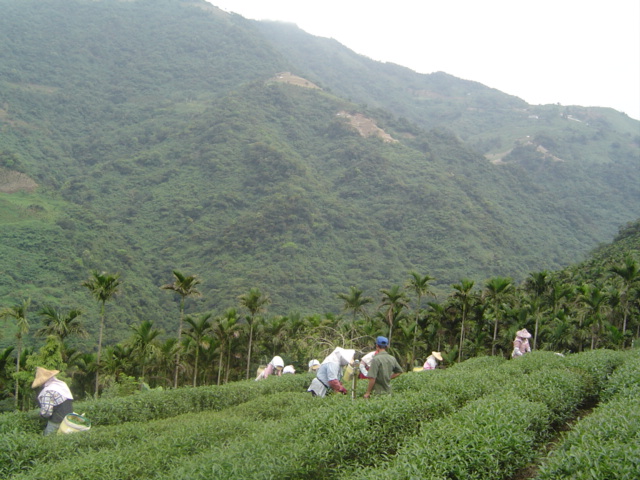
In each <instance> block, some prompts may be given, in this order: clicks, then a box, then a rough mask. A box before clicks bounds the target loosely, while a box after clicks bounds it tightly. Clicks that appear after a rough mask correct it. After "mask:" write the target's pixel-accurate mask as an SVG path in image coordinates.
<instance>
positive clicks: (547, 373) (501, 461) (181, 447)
mask: <svg viewBox="0 0 640 480" xmlns="http://www.w3.org/2000/svg"><path fill="white" fill-rule="evenodd" d="M619 353H620V352H609V351H601V352H585V353H584V354H576V355H572V356H568V357H566V358H563V357H560V356H557V355H553V354H551V353H549V352H533V353H531V354H528V355H525V356H524V357H522V358H519V359H516V360H505V359H501V358H496V357H484V358H478V359H473V360H469V361H467V362H463V363H461V364H459V365H456V366H454V367H451V368H449V369H446V370H435V371H432V372H418V373H414V372H411V373H407V374H404V375H402V376H400V377H399V378H397V379H395V380H394V381H393V389H394V393H393V395H391V396H381V397H376V398H372V399H371V400H369V401H366V400H364V399H362V398H361V397H362V394H363V393H364V390H365V388H366V382H364V381H360V382H358V384H357V394H358V395H357V397H358V398H356V399H355V400H352V399H351V398H350V397H349V396H342V395H334V394H332V395H329V396H327V397H326V398H314V397H312V396H311V395H310V394H309V393H307V392H306V388H307V386H308V384H309V382H310V381H311V379H312V378H313V377H312V375H311V374H306V373H305V374H296V375H286V376H283V377H270V378H269V379H267V380H265V381H261V382H254V381H242V382H237V383H233V384H228V385H223V386H220V387H198V388H183V389H178V390H170V391H165V392H156V391H154V392H148V393H142V394H137V395H133V396H131V397H123V398H112V399H99V400H96V401H89V402H78V404H77V405H76V411H80V412H86V413H87V415H88V416H89V417H90V418H91V419H92V420H93V421H94V427H93V428H92V430H91V431H89V432H83V433H79V434H74V435H64V436H55V437H42V436H40V435H36V434H35V433H34V432H36V431H37V432H38V433H40V432H41V425H39V422H38V421H37V412H28V413H27V414H15V415H14V414H9V415H6V416H4V415H0V432H1V433H2V435H0V438H1V440H0V447H1V449H0V478H7V479H36V478H38V479H41V478H47V479H56V478H59V479H65V480H76V479H89V478H90V479H91V480H100V479H105V480H106V479H114V478H118V479H122V480H127V479H132V480H133V479H139V478H149V479H151V478H153V479H167V480H168V479H171V480H174V479H185V480H186V479H189V480H190V479H197V478H203V479H204V478H207V479H208V478H237V479H243V478H246V479H260V478H265V479H266V478H283V479H286V478H291V479H333V478H373V477H374V476H376V477H377V478H381V477H389V478H410V477H412V476H414V475H415V476H416V477H419V478H470V479H473V478H486V479H491V478H504V477H508V476H509V475H512V474H513V472H514V471H515V469H518V468H522V467H523V466H524V465H526V464H527V463H528V462H529V461H531V459H532V458H533V456H534V455H536V451H535V448H536V446H537V445H539V444H540V442H542V441H544V440H545V439H546V438H547V437H548V436H549V435H550V433H551V432H552V430H553V428H554V427H555V426H557V425H559V424H562V423H563V422H565V421H566V420H568V419H570V418H572V416H574V415H575V413H576V410H577V408H579V406H580V405H582V404H584V403H585V402H586V400H587V399H588V398H592V397H593V398H596V399H597V397H598V395H599V394H600V393H601V392H603V394H606V395H608V396H610V397H611V398H612V399H614V398H615V401H616V402H621V401H622V395H623V392H627V393H628V395H627V396H628V397H629V398H637V394H635V393H634V392H636V390H634V389H635V388H636V387H637V384H638V383H640V382H638V380H637V376H638V374H637V372H638V363H637V362H638V360H637V359H638V356H635V357H634V356H629V355H625V354H624V353H623V354H622V355H619ZM616 368H617V369H616ZM634 375H635V376H634ZM634 378H635V379H636V380H634ZM597 410H599V409H597ZM603 411H604V410H603ZM607 412H608V411H605V413H603V415H604V418H605V419H606V418H608V417H607V415H610V413H607ZM594 413H595V412H594ZM628 417H629V418H633V415H628ZM603 421H604V420H603ZM12 422H13V423H12ZM35 426H37V427H35ZM619 428H620V430H621V431H623V432H624V431H625V430H624V428H621V427H619ZM626 432H627V434H628V435H630V437H629V438H635V437H633V435H634V433H633V432H634V430H633V428H628V429H627V430H626ZM618 441H619V442H622V441H624V439H623V438H619V439H618ZM612 448H613V447H612ZM620 450H621V451H625V450H624V449H620ZM626 455H627V457H626V458H627V459H629V458H633V455H634V451H633V450H632V451H629V450H626ZM490 471H491V472H490ZM492 472H502V473H501V475H502V477H499V476H497V475H498V473H492ZM446 475H450V476H449V477H447V476H446ZM454 475H455V477H454ZM494 475H496V476H494ZM547 478H551V477H547ZM545 480H547V479H545Z"/></svg>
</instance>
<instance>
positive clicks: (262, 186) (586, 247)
mask: <svg viewBox="0 0 640 480" xmlns="http://www.w3.org/2000/svg"><path fill="white" fill-rule="evenodd" d="M0 11H1V12H2V14H1V15H0V272H2V274H1V275H0V306H8V305H12V304H15V303H17V302H19V301H21V300H22V299H24V298H31V299H32V306H33V308H34V311H35V310H36V309H38V308H41V307H42V306H44V305H54V306H58V307H63V308H67V309H68V308H82V309H83V310H84V311H85V312H86V314H85V317H86V318H87V320H88V321H87V324H88V328H89V330H90V331H91V332H92V333H95V331H96V330H97V317H98V313H97V308H96V306H95V302H93V301H92V299H91V297H90V295H89V292H88V291H87V289H86V288H83V287H82V282H83V281H84V280H86V279H87V278H88V277H89V275H90V272H91V271H93V270H97V271H106V272H109V273H116V272H117V273H119V274H120V275H121V280H122V294H121V295H120V296H119V298H118V300H117V302H113V303H112V304H110V305H109V306H108V308H109V309H111V310H110V311H111V313H110V318H112V321H111V324H110V329H109V331H108V332H106V334H107V337H108V338H111V339H119V338H122V337H123V336H125V335H127V334H128V329H127V327H126V326H127V325H130V324H133V323H137V322H139V321H141V320H142V319H152V320H153V321H155V322H156V325H158V326H163V327H165V328H167V329H170V330H171V331H173V329H174V327H173V324H174V323H175V317H176V315H177V310H178V307H177V304H176V302H175V298H174V296H172V295H170V294H169V293H167V292H166V291H163V290H161V289H160V288H159V287H160V286H161V285H163V284H166V283H167V282H170V281H171V279H172V273H171V272H172V270H179V271H181V272H183V273H185V274H189V275H198V276H199V277H200V278H201V280H202V284H201V285H200V287H199V288H200V290H201V291H202V293H203V295H202V297H200V298H199V299H197V300H195V299H194V300H192V301H190V302H189V305H188V306H187V309H188V310H190V311H193V312H202V311H222V310H224V309H226V308H229V307H231V306H236V305H237V298H238V296H239V295H241V294H244V293H246V292H247V291H249V289H250V288H253V287H257V288H260V289H261V291H263V292H264V293H266V294H268V295H269V296H270V297H271V299H272V304H271V306H270V307H269V308H270V311H273V312H277V313H280V314H287V313H289V312H293V311H297V312H301V313H311V312H314V313H324V312H339V311H340V310H341V308H342V303H341V302H340V301H339V300H338V299H337V297H336V296H337V295H338V294H339V293H345V292H347V291H348V290H349V288H350V287H351V286H354V285H356V286H358V287H359V288H362V289H363V290H364V291H366V292H367V294H368V295H370V296H373V297H375V298H376V300H377V297H378V292H379V289H381V288H389V287H390V286H391V285H395V284H403V283H404V282H405V281H406V280H407V275H408V272H409V271H411V270H413V271H417V272H421V273H422V274H429V275H431V276H433V277H435V279H436V280H435V282H434V283H435V287H436V289H439V290H440V291H446V290H448V288H449V286H450V285H451V284H452V283H455V282H458V281H459V280H460V279H461V278H463V277H467V278H471V279H475V280H477V281H482V280H484V279H487V278H489V277H492V276H496V275H502V276H510V277H512V278H513V279H514V280H516V281H520V280H522V279H524V278H525V277H526V276H527V274H528V273H529V272H532V271H536V270H541V269H557V268H561V267H563V266H566V265H568V264H570V263H573V262H576V261H578V260H580V259H582V258H584V256H585V255H586V253H587V252H589V251H590V250H591V249H593V248H594V247H595V246H596V245H598V244H599V243H601V242H607V241H609V240H611V238H613V236H614V235H615V233H616V232H617V231H618V228H619V226H621V225H624V224H625V223H627V222H629V221H632V220H635V219H637V217H638V212H639V211H640V188H638V185H640V131H639V129H640V122H638V121H635V120H633V119H630V118H628V117H627V116H626V115H624V114H622V113H619V112H615V111H613V110H610V109H599V108H582V107H563V106H559V105H546V106H530V105H527V104H526V103H525V102H523V101H522V100H520V99H518V98H515V97H513V96H509V95H506V94H503V93H501V92H499V91H497V90H495V89H491V88H489V87H486V86H483V85H480V84H478V83H474V82H470V81H463V80H460V79H457V78H454V77H452V76H449V75H446V74H444V73H436V74H432V75H420V74H417V73H414V72H412V71H410V70H408V69H406V68H403V67H399V66H397V65H391V64H381V63H378V62H374V61H372V60H370V59H367V58H364V57H361V56H358V55H356V54H355V53H353V52H351V51H350V50H348V49H347V48H345V47H344V46H342V45H340V44H338V43H337V42H335V41H333V40H327V39H322V38H317V37H313V36H311V35H308V34H306V33H304V32H302V31H301V30H299V29H297V28H296V27H294V26H291V25H284V24H279V23H263V22H254V21H248V20H245V19H243V18H241V17H239V16H237V15H230V14H227V13H224V12H222V11H221V10H219V9H217V8H216V7H214V6H212V5H211V4H209V3H207V2H204V1H200V0H193V1H180V0H161V1H158V0H153V1H152V0H139V1H129V2H121V1H115V0H102V1H88V0H51V1H47V2H41V1H37V0H20V1H18V0H0ZM89 319H90V320H89ZM5 340H7V338H6V337H5V338H4V339H0V342H4V341H5Z"/></svg>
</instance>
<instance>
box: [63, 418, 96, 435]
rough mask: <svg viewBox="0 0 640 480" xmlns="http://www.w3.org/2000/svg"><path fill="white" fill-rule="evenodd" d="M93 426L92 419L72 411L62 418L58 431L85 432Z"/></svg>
mask: <svg viewBox="0 0 640 480" xmlns="http://www.w3.org/2000/svg"><path fill="white" fill-rule="evenodd" d="M90 428H91V420H89V419H88V418H87V417H83V416H82V415H78V414H77V413H70V414H69V415H67V416H66V417H64V418H63V419H62V423H60V427H58V433H75V432H83V431H86V430H89V429H90Z"/></svg>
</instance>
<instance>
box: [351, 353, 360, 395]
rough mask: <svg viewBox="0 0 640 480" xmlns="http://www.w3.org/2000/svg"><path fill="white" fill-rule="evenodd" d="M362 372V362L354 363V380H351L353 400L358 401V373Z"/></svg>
mask: <svg viewBox="0 0 640 480" xmlns="http://www.w3.org/2000/svg"><path fill="white" fill-rule="evenodd" d="M359 372H360V360H356V361H355V362H353V378H352V380H351V382H352V384H351V400H355V399H356V383H357V382H358V373H359Z"/></svg>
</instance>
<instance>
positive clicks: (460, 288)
mask: <svg viewBox="0 0 640 480" xmlns="http://www.w3.org/2000/svg"><path fill="white" fill-rule="evenodd" d="M474 284H475V282H474V281H473V280H469V279H467V278H463V279H462V280H460V283H456V284H454V285H452V287H453V289H454V290H455V292H454V293H453V295H452V296H453V298H454V299H456V300H458V302H459V303H460V310H461V314H462V322H461V325H460V347H459V349H458V362H461V361H462V349H463V347H464V333H465V323H466V321H467V315H468V314H469V308H470V307H471V301H472V298H473V294H472V290H473V286H474Z"/></svg>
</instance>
